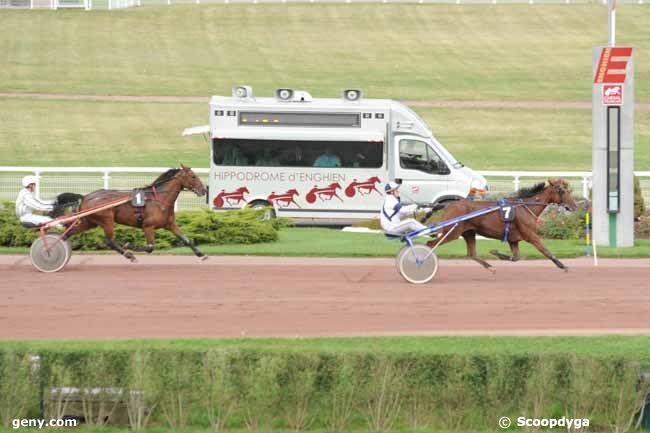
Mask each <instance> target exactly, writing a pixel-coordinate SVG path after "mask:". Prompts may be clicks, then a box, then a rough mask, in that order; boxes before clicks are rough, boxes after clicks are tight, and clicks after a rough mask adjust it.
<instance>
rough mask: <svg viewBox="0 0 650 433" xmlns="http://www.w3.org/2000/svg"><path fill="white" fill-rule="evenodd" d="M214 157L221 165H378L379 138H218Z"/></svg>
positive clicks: (381, 157) (380, 159) (216, 163)
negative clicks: (311, 139)
mask: <svg viewBox="0 0 650 433" xmlns="http://www.w3.org/2000/svg"><path fill="white" fill-rule="evenodd" d="M212 146H213V152H212V157H213V158H212V159H213V163H214V164H215V165H220V166H248V167H250V166H257V167H316V168H337V167H341V168H379V167H382V166H383V155H384V152H383V148H384V143H383V142H380V141H310V140H258V139H233V138H223V139H222V138H215V139H214V140H213V141H212Z"/></svg>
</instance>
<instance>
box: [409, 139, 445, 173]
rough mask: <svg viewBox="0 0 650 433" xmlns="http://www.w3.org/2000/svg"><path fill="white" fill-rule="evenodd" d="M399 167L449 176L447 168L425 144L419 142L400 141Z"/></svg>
mask: <svg viewBox="0 0 650 433" xmlns="http://www.w3.org/2000/svg"><path fill="white" fill-rule="evenodd" d="M399 163H400V167H402V168H406V169H410V170H418V171H423V172H425V173H430V174H449V168H448V167H447V164H445V163H444V161H443V160H442V159H440V157H439V156H438V154H436V153H435V152H434V151H433V149H431V147H429V145H427V143H425V142H424V141H420V140H400V142H399Z"/></svg>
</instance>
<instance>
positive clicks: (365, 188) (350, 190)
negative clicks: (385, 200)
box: [345, 176, 381, 198]
mask: <svg viewBox="0 0 650 433" xmlns="http://www.w3.org/2000/svg"><path fill="white" fill-rule="evenodd" d="M377 183H381V180H380V179H379V176H373V177H371V178H369V179H368V180H364V181H363V182H357V180H356V179H354V181H353V182H352V183H350V185H348V186H347V188H345V195H347V196H348V197H350V198H351V197H354V196H355V195H356V193H357V192H358V193H359V194H360V195H369V194H372V192H373V191H377V194H379V195H381V192H379V190H378V189H377V187H376V186H375V184H377Z"/></svg>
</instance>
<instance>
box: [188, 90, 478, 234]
mask: <svg viewBox="0 0 650 433" xmlns="http://www.w3.org/2000/svg"><path fill="white" fill-rule="evenodd" d="M197 133H204V134H208V135H209V137H210V140H211V158H210V180H209V203H210V206H211V207H212V208H213V209H235V208H241V207H243V206H254V207H258V206H272V207H273V209H274V211H275V213H276V214H277V215H278V216H288V217H292V218H296V219H300V220H302V219H307V220H309V221H311V222H316V223H317V222H327V223H329V222H334V221H342V220H345V221H350V220H355V219H368V218H373V217H376V216H377V215H378V212H379V209H380V208H381V205H382V201H383V188H384V184H385V183H386V182H388V181H391V180H394V181H396V182H400V181H401V183H402V188H401V192H402V198H403V199H404V200H405V201H411V202H416V203H418V204H420V205H423V206H435V205H437V204H440V203H443V202H445V201H449V200H456V199H459V198H463V197H467V196H468V195H469V194H471V193H483V192H485V191H487V182H486V180H485V178H484V177H483V176H481V175H479V174H477V173H476V172H474V171H473V170H471V169H469V168H467V167H465V166H463V164H461V163H460V162H458V161H457V160H456V159H455V158H454V157H453V156H452V155H451V154H450V153H449V152H448V151H447V149H445V148H444V147H443V146H442V145H441V144H440V143H439V142H438V140H436V139H435V137H434V136H433V135H432V133H431V130H430V129H429V127H428V126H427V125H426V123H424V121H423V120H422V119H421V118H420V117H419V116H418V115H417V114H416V113H415V112H413V111H412V110H411V109H409V108H408V107H406V106H405V105H403V104H401V103H399V102H396V101H392V100H387V99H364V98H363V97H362V94H361V91H359V90H346V91H344V92H343V96H342V97H341V98H338V99H324V98H323V99H321V98H312V97H311V95H309V93H307V92H304V91H294V90H291V89H279V90H277V91H276V94H275V97H274V98H255V97H254V96H253V94H252V89H251V88H250V87H248V86H240V87H235V88H234V89H233V96H232V97H224V96H213V97H212V99H211V100H210V125H206V126H200V127H193V128H188V129H186V130H185V131H183V135H189V134H197Z"/></svg>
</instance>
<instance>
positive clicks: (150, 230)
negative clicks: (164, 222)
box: [124, 226, 156, 254]
mask: <svg viewBox="0 0 650 433" xmlns="http://www.w3.org/2000/svg"><path fill="white" fill-rule="evenodd" d="M142 231H144V238H145V240H146V242H147V244H146V245H145V246H143V247H141V246H135V245H130V244H128V243H126V244H124V248H125V249H127V248H128V249H130V250H132V251H144V252H145V253H147V254H151V253H152V252H153V245H154V242H155V239H156V229H155V228H154V227H153V226H144V227H142Z"/></svg>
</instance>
